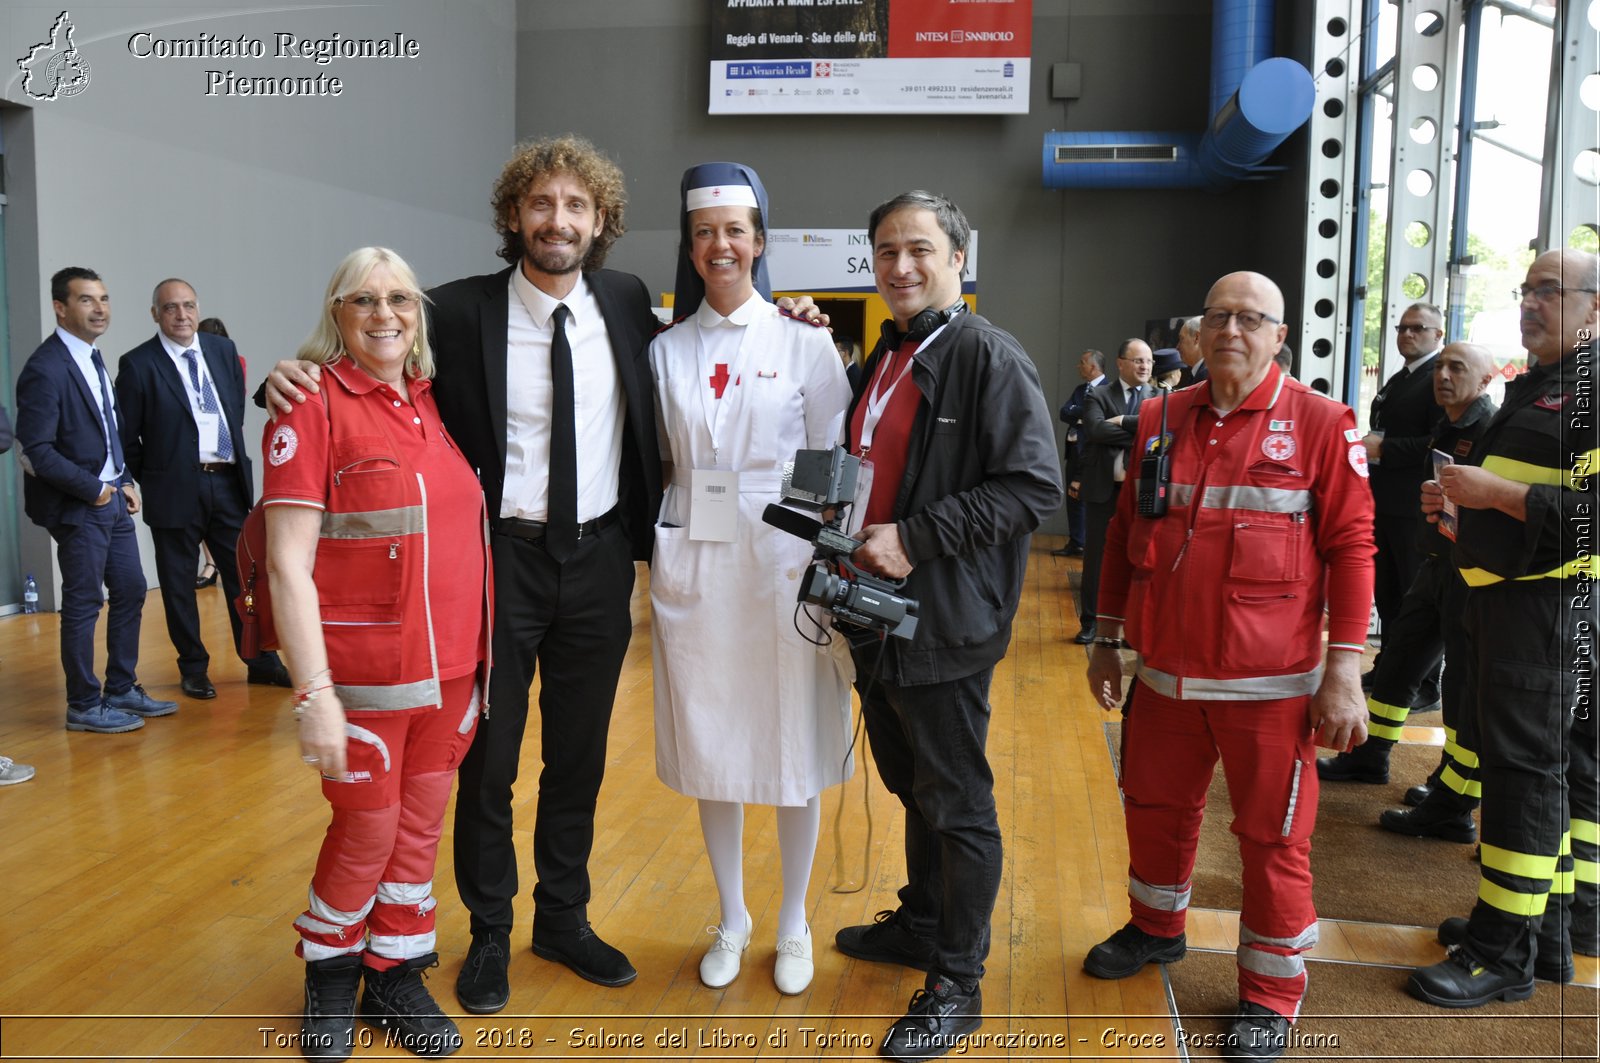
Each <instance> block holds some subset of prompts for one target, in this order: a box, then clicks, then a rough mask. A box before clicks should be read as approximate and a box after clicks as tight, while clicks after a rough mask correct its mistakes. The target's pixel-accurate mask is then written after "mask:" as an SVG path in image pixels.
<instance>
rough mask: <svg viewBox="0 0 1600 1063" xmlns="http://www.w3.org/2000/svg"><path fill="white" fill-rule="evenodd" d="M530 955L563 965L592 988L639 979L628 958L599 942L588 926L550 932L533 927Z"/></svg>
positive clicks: (586, 924) (536, 924) (537, 926)
mask: <svg viewBox="0 0 1600 1063" xmlns="http://www.w3.org/2000/svg"><path fill="white" fill-rule="evenodd" d="M533 954H534V955H535V956H538V957H539V958H540V959H545V960H553V961H554V962H556V963H563V964H566V965H567V966H568V967H570V968H571V969H572V973H573V974H576V975H577V976H578V977H579V978H587V979H588V980H589V981H591V982H593V983H594V984H595V985H603V986H613V987H615V986H619V985H627V984H628V983H629V982H631V981H633V980H634V979H635V978H637V977H639V972H638V971H636V970H634V969H633V964H631V963H629V962H628V957H626V956H624V955H623V954H622V953H621V952H620V951H619V950H617V949H614V948H612V947H611V946H610V945H607V944H606V943H605V942H604V941H601V940H600V938H599V935H597V934H596V933H595V932H594V928H593V927H591V926H590V925H589V924H588V923H583V924H580V925H579V926H577V927H576V928H574V929H572V930H549V929H545V928H543V927H541V926H540V925H539V924H538V923H537V922H536V923H534V924H533Z"/></svg>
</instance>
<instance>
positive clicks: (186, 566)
mask: <svg viewBox="0 0 1600 1063" xmlns="http://www.w3.org/2000/svg"><path fill="white" fill-rule="evenodd" d="M248 513H249V507H248V506H247V505H246V504H245V501H244V499H242V498H240V497H239V489H238V483H237V482H236V481H235V479H234V473H233V472H232V471H231V470H230V471H227V472H210V473H207V472H203V473H201V474H200V489H199V493H198V495H197V496H196V497H195V516H194V519H193V520H191V521H190V522H189V523H188V524H186V525H184V526H182V527H179V528H151V529H150V538H151V541H152V542H153V543H154V544H155V554H156V578H157V579H159V580H160V581H161V608H162V610H163V611H164V612H165V613H166V617H167V636H168V637H169V638H170V639H172V648H173V649H175V650H177V651H178V671H179V673H181V674H182V675H186V676H188V675H200V674H202V673H204V672H205V670H206V669H207V668H208V667H209V666H210V664H211V654H210V653H209V652H207V650H206V644H205V643H204V642H202V641H201V639H200V609H199V607H198V605H197V604H196V602H195V586H194V580H195V563H196V562H197V561H198V560H199V559H200V544H201V543H202V542H204V543H205V544H206V546H208V547H209V548H210V549H211V560H212V561H214V562H216V565H217V575H218V577H219V580H218V582H219V583H221V584H222V593H223V594H225V595H227V596H228V597H227V601H228V623H229V625H231V626H232V628H233V648H234V652H235V653H237V652H238V651H239V639H240V635H241V634H242V632H243V630H244V627H243V624H242V623H241V622H240V620H239V614H238V612H237V610H235V608H234V605H233V603H234V600H235V599H236V598H238V597H239V566H238V564H237V563H236V562H235V555H236V553H237V551H238V548H239V529H240V528H243V527H244V518H245V516H246V515H247V514H248ZM275 656H276V655H275V654H273V655H263V657H264V658H270V657H275ZM246 663H254V662H246Z"/></svg>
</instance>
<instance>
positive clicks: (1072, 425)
mask: <svg viewBox="0 0 1600 1063" xmlns="http://www.w3.org/2000/svg"><path fill="white" fill-rule="evenodd" d="M1078 375H1079V376H1081V377H1082V378H1083V383H1081V384H1079V385H1078V386H1077V387H1076V388H1074V389H1073V391H1072V394H1071V395H1070V396H1069V397H1068V398H1067V401H1066V402H1064V403H1062V404H1061V423H1062V424H1064V425H1066V426H1067V440H1066V442H1065V443H1064V444H1062V478H1063V479H1064V480H1066V482H1067V484H1068V485H1069V486H1068V488H1067V543H1066V545H1065V546H1061V547H1057V548H1056V549H1054V550H1052V551H1050V553H1051V556H1053V557H1077V556H1079V555H1080V554H1082V553H1083V542H1084V535H1085V533H1084V513H1083V499H1082V498H1081V497H1080V494H1079V488H1080V486H1081V484H1080V482H1079V480H1078V472H1079V466H1080V465H1081V464H1082V463H1083V449H1084V445H1085V440H1084V439H1083V432H1082V425H1083V410H1084V407H1085V406H1086V405H1087V404H1088V402H1089V389H1091V388H1097V387H1099V386H1100V385H1101V384H1104V383H1105V382H1106V356H1105V355H1104V354H1102V353H1101V352H1100V351H1097V350H1095V349H1094V348H1093V347H1090V348H1088V349H1087V350H1085V351H1084V352H1083V353H1082V354H1081V355H1079V356H1078Z"/></svg>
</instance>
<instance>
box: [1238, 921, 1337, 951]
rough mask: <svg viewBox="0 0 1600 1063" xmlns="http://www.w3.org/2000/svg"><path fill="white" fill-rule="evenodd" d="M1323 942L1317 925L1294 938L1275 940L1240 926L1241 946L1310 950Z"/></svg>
mask: <svg viewBox="0 0 1600 1063" xmlns="http://www.w3.org/2000/svg"><path fill="white" fill-rule="evenodd" d="M1319 940H1321V939H1320V937H1319V935H1318V934H1317V924H1316V923H1312V924H1311V925H1310V926H1308V927H1306V928H1305V929H1304V930H1302V931H1300V933H1298V934H1296V935H1295V936H1294V937H1292V938H1273V937H1267V936H1266V935H1265V934H1258V933H1256V932H1255V931H1254V930H1251V929H1250V928H1249V927H1247V926H1245V925H1244V924H1243V923H1240V924H1239V944H1241V945H1273V946H1276V947H1277V948H1280V949H1309V948H1314V947H1316V944H1317V942H1318V941H1319Z"/></svg>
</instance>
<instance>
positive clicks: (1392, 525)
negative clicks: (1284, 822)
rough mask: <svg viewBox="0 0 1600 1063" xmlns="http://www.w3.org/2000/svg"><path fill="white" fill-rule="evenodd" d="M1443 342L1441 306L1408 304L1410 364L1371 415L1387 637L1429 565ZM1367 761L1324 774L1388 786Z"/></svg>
mask: <svg viewBox="0 0 1600 1063" xmlns="http://www.w3.org/2000/svg"><path fill="white" fill-rule="evenodd" d="M1443 341H1444V317H1443V316H1442V315H1441V314H1440V312H1439V308H1438V307H1436V306H1434V305H1432V304H1431V303H1412V304H1411V305H1410V306H1408V307H1406V309H1405V312H1404V313H1403V314H1401V315H1400V323H1399V324H1398V325H1396V326H1395V347H1396V349H1398V350H1399V352H1400V357H1401V358H1402V359H1404V361H1405V364H1404V365H1403V366H1401V368H1400V369H1399V370H1397V371H1396V372H1395V374H1394V375H1393V376H1391V377H1390V378H1389V379H1388V380H1386V381H1385V382H1384V384H1383V387H1381V388H1379V389H1378V393H1377V394H1376V395H1374V396H1373V398H1372V407H1371V414H1370V416H1369V417H1368V418H1367V422H1368V425H1369V427H1370V429H1371V430H1370V431H1369V432H1368V433H1367V435H1366V437H1365V438H1364V439H1362V441H1361V442H1362V444H1363V445H1364V446H1365V447H1366V448H1367V472H1368V483H1369V484H1370V485H1371V487H1372V504H1373V514H1374V515H1373V533H1374V538H1375V539H1376V540H1377V545H1378V554H1377V567H1376V568H1375V569H1374V572H1373V586H1372V603H1373V605H1374V606H1376V607H1377V610H1378V619H1379V620H1380V621H1382V624H1383V628H1384V630H1385V633H1387V630H1388V627H1389V625H1390V624H1391V623H1392V622H1393V621H1394V619H1395V617H1396V616H1398V615H1399V613H1400V602H1401V599H1403V598H1404V597H1405V594H1406V591H1408V590H1410V589H1411V581H1412V580H1414V579H1416V577H1417V571H1418V570H1419V569H1420V568H1421V567H1422V558H1423V554H1422V546H1421V544H1422V543H1423V542H1424V541H1426V540H1424V539H1423V537H1422V525H1423V523H1424V522H1423V519H1422V509H1421V505H1420V503H1419V502H1418V499H1419V498H1420V497H1421V494H1422V482H1423V481H1424V480H1428V479H1431V478H1432V476H1433V460H1432V458H1431V456H1430V452H1429V447H1428V442H1429V440H1430V439H1431V438H1432V436H1433V426H1434V425H1435V424H1436V423H1437V422H1438V420H1439V418H1441V417H1443V416H1444V409H1443V408H1442V407H1441V406H1440V405H1439V404H1438V403H1436V402H1434V401H1433V363H1434V358H1435V356H1436V355H1438V353H1439V348H1440V346H1441V345H1442V344H1443ZM1371 674H1372V673H1371V672H1368V673H1367V676H1368V677H1370V676H1371ZM1363 683H1366V684H1369V685H1370V683H1371V679H1370V678H1367V677H1364V678H1363ZM1418 691H1419V693H1418V694H1417V697H1416V699H1415V700H1416V703H1415V704H1414V705H1411V706H1409V707H1410V708H1413V709H1421V708H1425V707H1427V706H1430V705H1432V704H1433V703H1434V702H1436V701H1438V700H1439V671H1438V669H1434V671H1433V672H1432V673H1431V674H1430V675H1429V676H1428V677H1427V678H1425V679H1424V680H1423V682H1422V685H1421V686H1420V687H1419V688H1418ZM1358 750H1359V747H1358ZM1365 764H1366V761H1365V758H1363V757H1355V758H1341V759H1340V761H1339V765H1340V767H1339V768H1338V769H1331V768H1330V769H1319V770H1320V771H1321V774H1322V777H1323V778H1324V779H1331V780H1334V781H1358V782H1373V783H1381V782H1387V781H1388V774H1387V772H1384V773H1383V774H1382V777H1381V778H1380V777H1379V774H1378V772H1377V771H1376V770H1375V769H1373V770H1371V771H1368V770H1367V769H1366V768H1365V767H1364V765H1365ZM1330 772H1332V773H1331V774H1330ZM1351 773H1353V774H1351Z"/></svg>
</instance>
